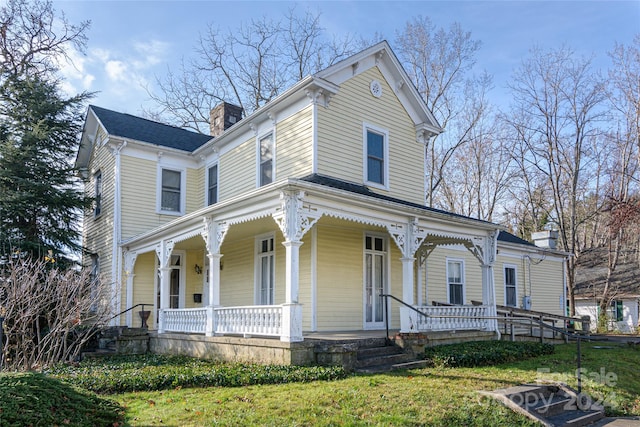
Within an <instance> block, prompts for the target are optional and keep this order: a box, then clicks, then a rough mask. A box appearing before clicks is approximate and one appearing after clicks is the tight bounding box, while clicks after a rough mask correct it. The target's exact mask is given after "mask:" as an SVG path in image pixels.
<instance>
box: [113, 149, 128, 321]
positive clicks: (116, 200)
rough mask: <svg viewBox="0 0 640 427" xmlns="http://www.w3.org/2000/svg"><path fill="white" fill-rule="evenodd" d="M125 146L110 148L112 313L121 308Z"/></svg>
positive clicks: (117, 318)
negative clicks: (122, 152)
mask: <svg viewBox="0 0 640 427" xmlns="http://www.w3.org/2000/svg"><path fill="white" fill-rule="evenodd" d="M126 146H127V141H123V142H122V143H121V144H119V145H117V146H114V147H112V154H113V156H114V158H115V164H114V179H113V180H114V182H113V184H114V195H113V241H112V248H113V249H112V253H111V293H112V295H113V296H114V297H115V298H114V302H113V313H114V314H115V313H119V312H120V311H121V307H122V292H121V289H118V287H119V286H120V285H121V283H122V248H121V247H120V242H121V237H122V224H121V215H122V212H121V210H122V203H121V194H120V190H121V188H120V186H121V180H120V152H121V151H122V149H123V148H124V147H126ZM130 318H131V314H130V313H129V314H128V315H127V324H130ZM119 323H120V319H119V317H116V318H114V319H113V320H112V321H111V325H112V326H118V324H119Z"/></svg>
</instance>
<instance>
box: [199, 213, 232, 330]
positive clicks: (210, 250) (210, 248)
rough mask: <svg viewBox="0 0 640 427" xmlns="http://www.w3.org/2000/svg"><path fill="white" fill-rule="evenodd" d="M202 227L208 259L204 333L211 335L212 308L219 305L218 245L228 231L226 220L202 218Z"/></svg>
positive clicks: (220, 244) (213, 327)
mask: <svg viewBox="0 0 640 427" xmlns="http://www.w3.org/2000/svg"><path fill="white" fill-rule="evenodd" d="M203 222H204V228H203V230H202V233H201V234H202V238H203V239H204V244H205V246H206V249H207V259H208V260H209V301H207V302H206V303H207V325H206V328H205V334H206V335H207V336H213V335H214V331H215V330H216V325H215V323H214V316H213V313H214V312H213V309H214V308H215V307H219V306H220V258H222V254H221V253H220V247H221V246H222V242H223V241H224V238H225V237H226V235H227V231H229V226H228V224H227V223H226V222H220V221H214V219H213V218H205V219H204V220H203Z"/></svg>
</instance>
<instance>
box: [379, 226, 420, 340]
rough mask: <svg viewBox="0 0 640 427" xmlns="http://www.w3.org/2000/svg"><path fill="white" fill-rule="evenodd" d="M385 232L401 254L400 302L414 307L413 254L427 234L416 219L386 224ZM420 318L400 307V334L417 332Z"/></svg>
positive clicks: (405, 307) (403, 306)
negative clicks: (402, 222)
mask: <svg viewBox="0 0 640 427" xmlns="http://www.w3.org/2000/svg"><path fill="white" fill-rule="evenodd" d="M387 231H388V232H389V234H390V235H391V237H392V238H393V240H394V241H395V242H396V245H398V249H400V251H401V252H402V258H400V262H401V263H402V301H403V302H404V303H405V304H407V305H409V306H414V305H415V291H414V281H415V275H414V262H415V260H416V259H415V257H414V256H415V253H416V252H417V250H418V248H420V246H421V245H422V242H424V239H425V238H426V236H427V232H426V230H425V229H424V228H421V227H420V224H419V221H418V219H417V218H410V219H409V221H408V222H407V223H406V224H388V225H387ZM418 316H420V315H419V314H418V313H416V312H415V311H414V310H412V309H411V308H409V307H407V306H405V305H401V306H400V332H403V333H409V332H418V322H419V321H420V320H421V319H419V318H418Z"/></svg>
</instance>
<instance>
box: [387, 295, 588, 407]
mask: <svg viewBox="0 0 640 427" xmlns="http://www.w3.org/2000/svg"><path fill="white" fill-rule="evenodd" d="M380 296H381V297H384V298H385V305H384V306H385V314H386V316H385V325H386V330H387V335H386V339H387V341H389V315H388V314H389V309H388V305H389V304H388V298H392V299H393V300H395V301H397V302H398V303H400V304H402V305H403V306H405V307H407V308H410V309H411V310H413V311H415V312H416V313H418V314H420V315H422V316H424V317H426V318H453V319H485V320H503V321H509V322H513V321H529V322H536V323H538V325H539V327H540V330H541V334H540V338H541V339H542V338H543V335H544V333H543V332H542V329H543V328H547V329H551V330H552V331H555V332H557V333H559V334H562V335H565V336H566V337H567V338H573V339H575V340H576V343H577V349H576V350H577V353H578V354H577V364H578V369H577V370H576V377H577V383H578V394H580V393H582V362H581V359H582V351H581V347H580V342H581V339H582V336H581V335H579V334H576V333H571V332H568V331H566V330H564V329H560V328H556V327H555V326H551V325H548V324H546V323H544V321H543V320H541V319H536V318H534V317H504V316H457V315H436V316H434V315H429V314H426V313H423V312H422V311H420V310H418V309H417V308H415V307H413V306H412V305H410V304H407V303H406V302H404V301H402V300H401V299H399V298H397V297H395V296H393V295H391V294H382V293H381V294H380ZM507 319H508V320H507ZM512 329H513V324H512Z"/></svg>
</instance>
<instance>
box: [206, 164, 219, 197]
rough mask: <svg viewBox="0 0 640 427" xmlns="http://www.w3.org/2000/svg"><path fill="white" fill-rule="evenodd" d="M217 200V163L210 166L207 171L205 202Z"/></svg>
mask: <svg viewBox="0 0 640 427" xmlns="http://www.w3.org/2000/svg"><path fill="white" fill-rule="evenodd" d="M217 202H218V165H213V166H211V167H210V168H209V169H208V171H207V204H208V205H213V204H214V203H217Z"/></svg>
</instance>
